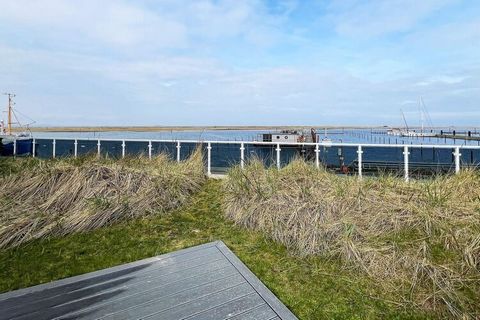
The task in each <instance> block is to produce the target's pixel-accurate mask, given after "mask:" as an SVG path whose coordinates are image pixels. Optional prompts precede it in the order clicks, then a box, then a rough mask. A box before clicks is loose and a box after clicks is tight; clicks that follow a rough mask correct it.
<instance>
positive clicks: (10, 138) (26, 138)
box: [0, 93, 32, 156]
mask: <svg viewBox="0 0 480 320" xmlns="http://www.w3.org/2000/svg"><path fill="white" fill-rule="evenodd" d="M5 95H7V96H8V107H7V111H6V113H7V118H8V119H7V125H5V121H4V120H1V121H0V155H2V156H12V155H26V154H31V153H32V133H31V132H30V130H29V129H28V125H26V126H22V125H21V124H20V122H19V120H18V116H17V114H16V113H15V111H14V107H13V106H14V105H15V103H14V102H13V98H14V97H15V94H12V93H5ZM14 124H16V125H17V126H18V127H17V128H15V130H14V128H13V125H14Z"/></svg>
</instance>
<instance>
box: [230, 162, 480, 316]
mask: <svg viewBox="0 0 480 320" xmlns="http://www.w3.org/2000/svg"><path fill="white" fill-rule="evenodd" d="M224 188H225V191H226V192H225V194H226V196H225V200H224V208H225V212H226V215H227V216H228V217H230V218H231V219H233V220H234V221H235V222H236V223H237V224H240V225H243V226H245V227H247V228H252V229H256V230H261V231H263V232H265V233H266V234H267V235H268V236H270V237H271V238H273V239H274V240H277V241H279V242H281V243H283V244H285V245H286V246H287V247H288V248H289V249H290V251H291V252H293V253H296V254H300V255H322V256H326V257H331V258H338V259H341V261H343V262H344V265H345V267H346V268H355V269H357V270H359V271H360V272H364V273H365V274H367V275H368V276H369V277H371V278H372V279H373V281H374V282H375V283H376V284H378V286H379V288H381V289H382V290H383V291H384V292H386V293H387V295H388V296H389V297H390V298H389V299H390V300H393V301H394V303H395V304H397V305H399V306H402V307H415V308H419V309H422V310H428V311H431V312H434V313H435V314H438V315H441V316H449V317H456V318H478V317H480V175H479V173H478V172H475V171H465V172H461V173H460V174H459V175H452V176H439V177H435V178H432V179H428V180H418V181H412V182H410V183H406V182H404V181H403V180H401V179H398V178H396V177H392V176H382V177H377V178H364V179H363V180H360V179H357V178H356V177H345V176H337V175H335V174H332V173H329V172H327V171H325V170H323V169H320V170H319V169H317V168H315V167H314V166H312V165H310V164H308V163H305V162H303V161H301V160H297V161H294V162H292V163H291V164H290V165H288V166H287V167H285V168H283V169H282V170H280V171H277V170H276V168H264V166H263V164H262V163H261V162H260V161H257V160H253V161H251V162H250V163H249V164H247V165H246V166H245V169H244V170H242V169H240V168H239V167H236V168H233V169H232V170H231V171H230V172H229V175H228V179H226V180H225V182H224Z"/></svg>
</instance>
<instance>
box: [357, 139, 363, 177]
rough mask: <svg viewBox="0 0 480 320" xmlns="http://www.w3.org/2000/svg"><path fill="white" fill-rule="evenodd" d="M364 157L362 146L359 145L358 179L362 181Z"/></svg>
mask: <svg viewBox="0 0 480 320" xmlns="http://www.w3.org/2000/svg"><path fill="white" fill-rule="evenodd" d="M362 155H363V150H362V146H361V145H359V146H358V148H357V158H358V177H359V178H360V179H361V178H362V169H363V164H362V160H363V159H362Z"/></svg>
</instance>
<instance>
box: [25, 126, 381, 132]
mask: <svg viewBox="0 0 480 320" xmlns="http://www.w3.org/2000/svg"><path fill="white" fill-rule="evenodd" d="M312 127H313V128H322V129H323V128H327V129H367V128H368V129H370V128H373V129H375V128H382V127H383V126H281V125H279V126H111V127H110V126H101V127H31V128H30V130H31V131H32V132H109V131H132V132H162V131H201V130H209V131H214V130H223V131H226V130H232V131H234V130H252V131H253V130H278V129H289V130H294V129H299V130H301V129H310V128H312Z"/></svg>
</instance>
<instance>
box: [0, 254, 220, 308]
mask: <svg viewBox="0 0 480 320" xmlns="http://www.w3.org/2000/svg"><path fill="white" fill-rule="evenodd" d="M211 256H212V255H211V254H209V255H207V257H211ZM215 256H217V255H215ZM189 261H193V260H189ZM195 261H196V262H198V263H200V262H202V264H198V265H196V266H193V267H191V266H190V267H184V268H180V270H176V271H174V270H173V269H172V267H173V266H172V265H169V266H167V267H165V268H163V269H169V272H168V273H165V274H164V271H167V270H160V269H159V268H157V269H154V270H150V271H149V273H150V272H156V274H155V277H151V278H147V279H149V280H148V286H147V287H145V288H144V289H142V290H146V288H148V287H149V286H153V285H154V284H155V283H156V282H157V280H158V281H161V280H163V278H165V277H166V276H167V277H172V276H174V275H175V274H177V273H182V272H189V271H190V270H191V269H192V268H195V267H197V266H199V267H200V268H202V269H201V270H202V271H204V270H206V271H208V270H209V268H208V266H209V265H211V264H212V263H215V262H217V261H218V262H221V263H222V265H223V266H225V261H224V260H223V261H222V260H220V259H218V260H214V261H212V262H211V263H208V262H207V263H205V264H203V261H201V260H198V257H197V258H195ZM184 262H185V261H181V263H179V264H178V266H179V267H180V266H184V265H183V263H184ZM160 271H162V272H160ZM142 275H145V273H142ZM187 276H188V274H187V275H186V274H182V278H185V277H187ZM144 280H145V279H144V278H143V277H142V278H135V277H121V278H116V279H113V280H109V281H107V282H101V283H99V284H97V285H91V286H88V287H86V288H84V289H76V290H74V291H70V292H65V293H64V294H59V295H52V296H50V297H45V298H44V297H42V298H41V299H36V300H34V301H33V302H32V301H31V299H28V300H23V299H22V306H18V303H17V304H16V305H15V303H14V301H11V302H12V303H11V304H13V307H12V306H8V307H6V308H3V307H2V310H8V311H9V312H11V315H12V316H14V315H16V313H15V312H14V310H15V309H21V310H20V311H21V312H22V313H27V312H34V311H35V305H36V306H42V305H43V306H44V307H53V306H55V305H59V304H62V303H65V302H67V301H69V300H71V301H74V300H78V299H87V298H92V297H93V296H95V295H99V294H103V293H107V292H110V291H113V290H116V289H118V284H121V285H122V287H123V286H127V287H128V288H129V289H130V290H131V288H132V287H135V286H137V284H139V285H141V284H142V281H144ZM132 291H133V292H130V293H131V294H134V293H135V292H134V290H132Z"/></svg>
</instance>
